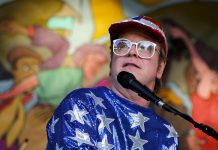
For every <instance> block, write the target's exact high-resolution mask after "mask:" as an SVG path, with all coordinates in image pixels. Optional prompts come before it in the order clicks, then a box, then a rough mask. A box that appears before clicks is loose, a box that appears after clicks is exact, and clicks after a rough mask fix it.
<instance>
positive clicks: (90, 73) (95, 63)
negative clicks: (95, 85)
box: [82, 53, 107, 80]
mask: <svg viewBox="0 0 218 150" xmlns="http://www.w3.org/2000/svg"><path fill="white" fill-rule="evenodd" d="M106 62H107V56H106V55H101V54H98V53H96V54H94V53H93V54H89V55H88V56H87V57H86V59H84V61H83V64H82V68H83V71H84V74H85V78H86V80H92V79H93V78H94V77H95V75H96V74H97V73H98V72H99V70H100V68H101V67H102V65H103V64H105V63H106Z"/></svg>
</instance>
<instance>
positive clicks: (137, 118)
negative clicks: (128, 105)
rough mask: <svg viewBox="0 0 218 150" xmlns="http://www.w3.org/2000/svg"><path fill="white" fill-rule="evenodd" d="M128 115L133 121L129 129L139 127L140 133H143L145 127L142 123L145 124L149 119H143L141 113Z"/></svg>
mask: <svg viewBox="0 0 218 150" xmlns="http://www.w3.org/2000/svg"><path fill="white" fill-rule="evenodd" d="M129 115H130V116H131V118H132V119H133V123H132V125H131V128H134V127H137V126H140V127H141V129H142V131H143V132H145V126H144V123H145V122H147V121H148V120H149V118H147V117H144V116H143V115H142V113H140V112H138V114H134V113H129Z"/></svg>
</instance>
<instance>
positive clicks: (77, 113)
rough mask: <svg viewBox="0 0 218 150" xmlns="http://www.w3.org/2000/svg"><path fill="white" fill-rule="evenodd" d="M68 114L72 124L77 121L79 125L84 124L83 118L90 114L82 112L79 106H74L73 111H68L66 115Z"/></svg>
mask: <svg viewBox="0 0 218 150" xmlns="http://www.w3.org/2000/svg"><path fill="white" fill-rule="evenodd" d="M67 114H69V115H70V116H71V118H70V122H73V121H74V120H76V121H78V122H79V123H81V124H84V120H83V116H85V115H86V114H88V112H87V111H85V110H80V109H79V108H78V106H77V105H74V107H73V110H68V111H67V112H66V113H65V114H64V115H67Z"/></svg>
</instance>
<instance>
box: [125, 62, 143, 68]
mask: <svg viewBox="0 0 218 150" xmlns="http://www.w3.org/2000/svg"><path fill="white" fill-rule="evenodd" d="M129 66H133V67H136V68H140V67H139V66H137V65H136V64H133V63H125V64H124V65H123V67H129Z"/></svg>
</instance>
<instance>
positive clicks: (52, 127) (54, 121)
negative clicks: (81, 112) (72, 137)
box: [51, 116, 59, 133]
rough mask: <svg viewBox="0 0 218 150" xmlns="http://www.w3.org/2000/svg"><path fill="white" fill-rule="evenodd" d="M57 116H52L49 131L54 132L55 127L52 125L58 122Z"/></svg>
mask: <svg viewBox="0 0 218 150" xmlns="http://www.w3.org/2000/svg"><path fill="white" fill-rule="evenodd" d="M58 120H59V118H57V119H54V116H53V117H52V123H51V133H55V128H54V126H55V125H56V123H57V122H58Z"/></svg>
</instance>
